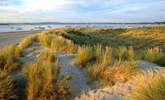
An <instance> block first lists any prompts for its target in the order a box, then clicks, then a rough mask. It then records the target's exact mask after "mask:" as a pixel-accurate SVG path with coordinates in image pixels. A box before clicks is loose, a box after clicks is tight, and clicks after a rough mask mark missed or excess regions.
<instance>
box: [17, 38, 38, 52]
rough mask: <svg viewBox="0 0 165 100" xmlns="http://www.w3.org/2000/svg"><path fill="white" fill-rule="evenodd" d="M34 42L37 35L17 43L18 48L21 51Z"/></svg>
mask: <svg viewBox="0 0 165 100" xmlns="http://www.w3.org/2000/svg"><path fill="white" fill-rule="evenodd" d="M35 40H37V35H30V36H28V37H26V38H24V39H23V40H22V41H21V42H20V43H19V45H18V47H19V48H20V49H22V50H23V49H25V48H27V47H29V46H30V45H31V44H32V43H33V41H35Z"/></svg>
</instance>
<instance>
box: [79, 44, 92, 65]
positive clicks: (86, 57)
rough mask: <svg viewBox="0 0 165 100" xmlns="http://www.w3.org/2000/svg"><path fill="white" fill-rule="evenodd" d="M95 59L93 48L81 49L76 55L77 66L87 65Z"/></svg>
mask: <svg viewBox="0 0 165 100" xmlns="http://www.w3.org/2000/svg"><path fill="white" fill-rule="evenodd" d="M93 59H94V52H93V48H92V47H85V46H84V47H79V48H78V51H77V55H76V64H79V65H86V64H87V63H88V62H90V61H92V60H93Z"/></svg>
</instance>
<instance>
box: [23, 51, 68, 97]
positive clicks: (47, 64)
mask: <svg viewBox="0 0 165 100" xmlns="http://www.w3.org/2000/svg"><path fill="white" fill-rule="evenodd" d="M46 58H47V59H46ZM24 72H25V75H26V79H27V100H36V99H37V100H66V99H67V97H68V95H69V87H68V79H67V78H66V76H63V77H62V76H61V75H60V67H59V61H58V60H57V59H56V60H55V59H54V56H53V55H52V54H48V53H43V54H41V55H40V57H39V59H38V60H37V61H36V62H35V63H31V64H28V65H26V66H25V69H24Z"/></svg>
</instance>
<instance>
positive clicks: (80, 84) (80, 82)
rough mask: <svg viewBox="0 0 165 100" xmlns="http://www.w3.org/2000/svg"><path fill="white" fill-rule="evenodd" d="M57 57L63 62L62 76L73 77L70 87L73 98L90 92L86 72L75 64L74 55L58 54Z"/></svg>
mask: <svg viewBox="0 0 165 100" xmlns="http://www.w3.org/2000/svg"><path fill="white" fill-rule="evenodd" d="M56 57H58V58H59V59H60V62H61V72H62V74H65V73H68V74H70V75H71V77H72V78H71V80H70V87H71V91H72V95H73V96H72V98H74V97H75V96H78V95H80V93H81V92H83V91H86V90H89V89H90V86H89V85H88V84H87V82H88V81H89V79H88V77H87V76H86V74H85V72H83V71H82V69H80V68H79V66H76V65H74V64H73V61H74V55H71V54H64V53H57V54H56Z"/></svg>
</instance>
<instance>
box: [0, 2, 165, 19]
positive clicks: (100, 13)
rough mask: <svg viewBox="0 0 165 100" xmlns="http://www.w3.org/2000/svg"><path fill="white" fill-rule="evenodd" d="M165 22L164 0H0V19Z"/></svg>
mask: <svg viewBox="0 0 165 100" xmlns="http://www.w3.org/2000/svg"><path fill="white" fill-rule="evenodd" d="M45 21H46V22H52V21H53V22H155V21H165V0H0V22H45Z"/></svg>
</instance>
